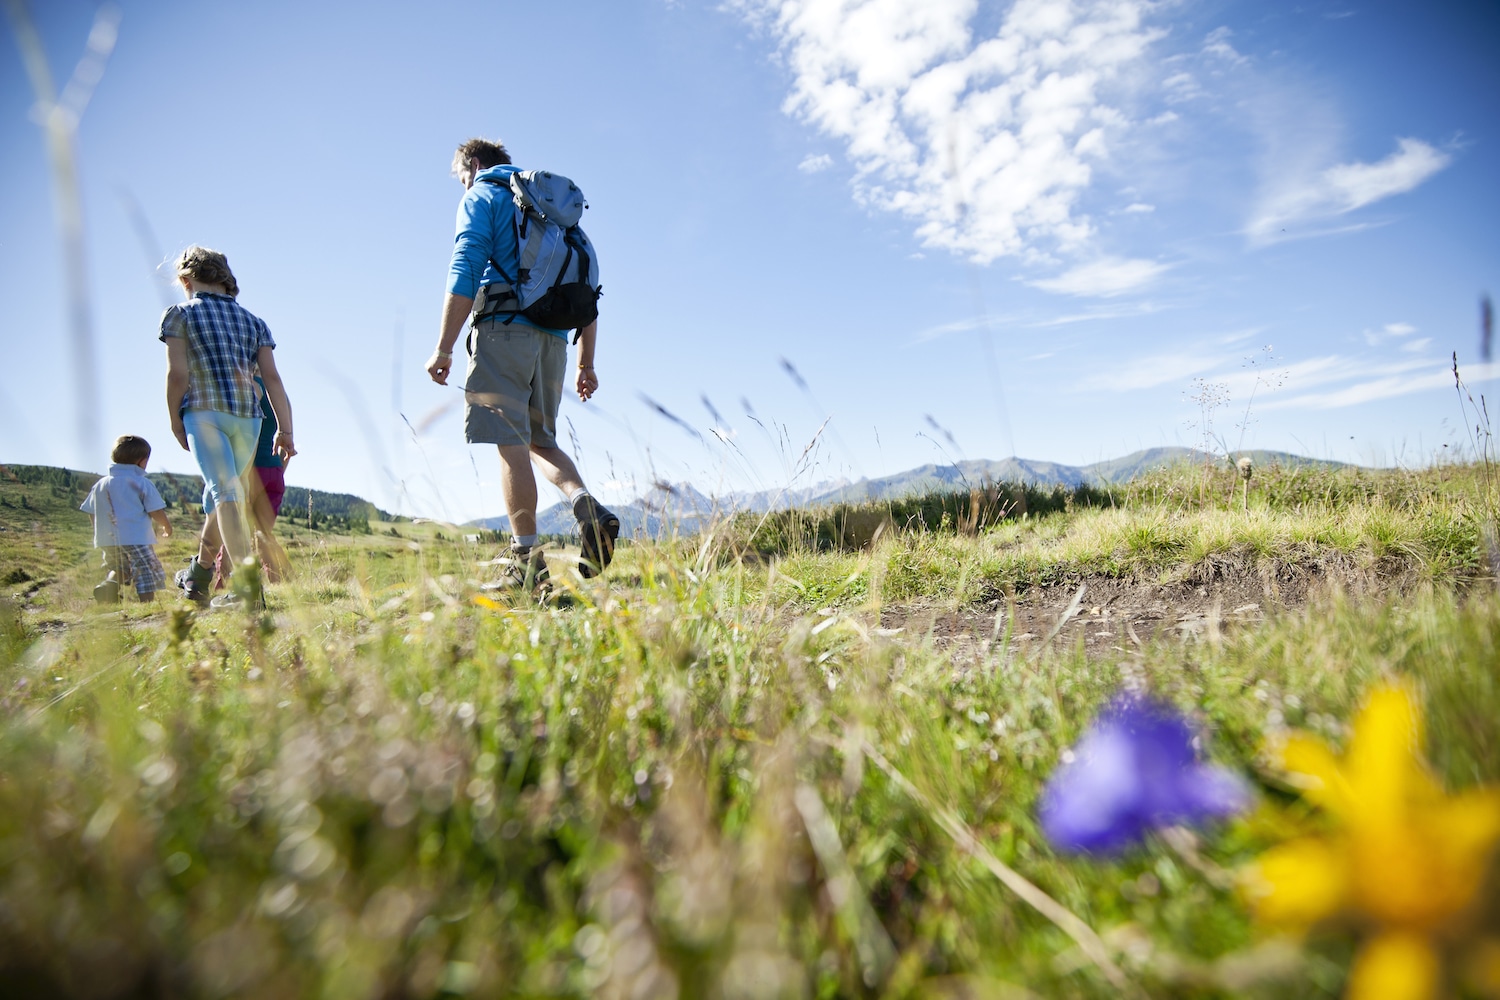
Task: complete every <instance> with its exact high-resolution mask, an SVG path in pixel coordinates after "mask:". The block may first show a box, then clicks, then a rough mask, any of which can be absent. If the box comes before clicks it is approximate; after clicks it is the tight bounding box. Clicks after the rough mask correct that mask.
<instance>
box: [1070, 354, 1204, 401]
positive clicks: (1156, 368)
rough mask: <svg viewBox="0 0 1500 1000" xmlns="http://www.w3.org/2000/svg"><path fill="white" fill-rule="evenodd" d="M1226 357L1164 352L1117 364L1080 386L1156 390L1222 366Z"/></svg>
mask: <svg viewBox="0 0 1500 1000" xmlns="http://www.w3.org/2000/svg"><path fill="white" fill-rule="evenodd" d="M1222 361H1223V359H1222V358H1219V357H1210V356H1206V355H1201V354H1200V355H1194V354H1161V355H1157V356H1155V357H1149V358H1137V359H1136V360H1135V361H1129V362H1126V363H1125V364H1123V365H1116V366H1115V367H1114V368H1112V369H1110V370H1109V371H1107V372H1100V373H1099V374H1097V375H1091V376H1089V377H1088V378H1084V379H1081V380H1079V382H1078V388H1079V389H1081V390H1084V391H1086V392H1096V391H1101V392H1131V391H1133V390H1136V389H1155V388H1156V387H1157V386H1161V385H1168V384H1171V383H1182V384H1184V385H1185V384H1186V383H1187V380H1188V379H1189V378H1191V377H1192V376H1194V375H1199V374H1202V373H1203V372H1206V371H1210V370H1212V369H1213V368H1216V367H1218V366H1219V365H1220V364H1221V363H1222Z"/></svg>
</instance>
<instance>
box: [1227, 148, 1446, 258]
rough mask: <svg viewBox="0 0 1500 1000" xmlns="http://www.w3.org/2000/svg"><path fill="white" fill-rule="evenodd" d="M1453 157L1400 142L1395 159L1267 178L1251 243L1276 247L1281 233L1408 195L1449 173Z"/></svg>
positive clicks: (1293, 171) (1251, 225) (1250, 229)
mask: <svg viewBox="0 0 1500 1000" xmlns="http://www.w3.org/2000/svg"><path fill="white" fill-rule="evenodd" d="M1451 160H1452V157H1450V156H1449V155H1448V154H1447V153H1444V152H1443V151H1441V150H1439V149H1436V148H1434V147H1433V146H1430V145H1428V144H1427V143H1425V142H1423V141H1422V140H1420V139H1412V138H1403V139H1400V140H1398V141H1397V148H1396V151H1395V152H1394V153H1392V154H1391V155H1389V156H1387V157H1386V158H1385V159H1383V160H1379V161H1377V162H1375V163H1340V164H1336V165H1334V166H1331V167H1324V168H1322V169H1317V170H1313V171H1308V170H1307V169H1305V164H1303V165H1300V166H1302V169H1297V165H1294V166H1293V168H1292V169H1290V170H1288V171H1286V172H1285V173H1282V174H1280V175H1273V176H1271V177H1269V178H1268V182H1267V184H1266V189H1265V192H1264V194H1263V196H1262V198H1261V201H1260V204H1259V205H1258V206H1257V208H1256V211H1255V214H1254V215H1253V217H1252V218H1251V220H1250V223H1249V225H1248V226H1247V227H1246V233H1247V234H1248V235H1249V236H1250V239H1251V241H1252V242H1253V243H1257V244H1265V243H1274V242H1276V241H1277V240H1278V239H1279V238H1281V237H1282V232H1283V231H1284V230H1287V229H1289V228H1291V229H1293V232H1294V233H1295V232H1296V230H1295V228H1294V227H1297V226H1299V225H1301V224H1305V223H1308V222H1321V221H1325V220H1328V219H1331V218H1335V217H1337V216H1340V215H1344V214H1346V213H1348V212H1352V211H1354V210H1355V209H1357V208H1363V207H1364V206H1366V205H1370V204H1373V203H1375V202H1377V201H1380V200H1382V199H1385V198H1389V197H1391V196H1393V195H1398V194H1405V193H1406V192H1408V191H1410V190H1412V189H1413V188H1415V187H1417V186H1418V185H1420V184H1421V183H1422V182H1424V181H1426V180H1427V179H1428V178H1429V177H1431V176H1433V175H1434V174H1436V173H1437V172H1438V171H1440V170H1442V169H1443V168H1444V167H1446V166H1447V165H1448V164H1449V162H1451Z"/></svg>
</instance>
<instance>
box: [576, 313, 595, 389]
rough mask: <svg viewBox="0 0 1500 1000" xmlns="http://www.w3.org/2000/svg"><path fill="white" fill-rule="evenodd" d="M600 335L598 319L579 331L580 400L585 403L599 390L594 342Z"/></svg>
mask: <svg viewBox="0 0 1500 1000" xmlns="http://www.w3.org/2000/svg"><path fill="white" fill-rule="evenodd" d="M598 335H599V321H598V320H597V319H596V320H594V321H593V322H592V323H590V324H589V325H588V326H585V327H582V328H581V329H580V330H579V331H578V398H579V399H581V400H583V401H584V402H585V403H587V402H588V401H589V397H590V396H592V395H593V394H594V391H595V390H596V389H598V388H599V376H598V375H596V374H594V340H595V338H596V337H598Z"/></svg>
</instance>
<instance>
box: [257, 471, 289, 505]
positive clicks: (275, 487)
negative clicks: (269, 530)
mask: <svg viewBox="0 0 1500 1000" xmlns="http://www.w3.org/2000/svg"><path fill="white" fill-rule="evenodd" d="M255 472H256V474H257V475H259V476H260V484H261V485H262V486H264V487H265V488H266V499H267V500H269V501H271V513H273V514H276V515H278V516H279V515H280V514H281V501H282V499H283V498H285V497H286V473H285V472H284V471H283V470H282V468H281V466H279V465H278V466H276V467H275V468H264V467H262V466H259V465H257V466H256V467H255Z"/></svg>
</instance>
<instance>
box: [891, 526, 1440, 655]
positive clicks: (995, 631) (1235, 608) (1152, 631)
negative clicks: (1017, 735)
mask: <svg viewBox="0 0 1500 1000" xmlns="http://www.w3.org/2000/svg"><path fill="white" fill-rule="evenodd" d="M1421 585H1423V584H1422V582H1421V578H1420V577H1419V575H1418V574H1417V572H1416V571H1415V568H1414V567H1412V566H1409V565H1407V564H1406V563H1404V562H1403V561H1400V560H1385V561H1382V562H1377V563H1375V564H1373V565H1361V564H1360V563H1358V562H1357V561H1356V560H1355V559H1354V558H1353V557H1350V556H1346V555H1343V554H1342V553H1326V552H1324V553H1318V554H1317V555H1316V556H1315V557H1309V558H1305V559H1295V560H1283V559H1259V560H1255V559H1249V558H1244V557H1234V556H1224V557H1219V556H1215V557H1211V558H1209V559H1207V560H1204V561H1203V562H1201V563H1199V564H1197V565H1195V566H1192V567H1186V568H1184V569H1182V570H1178V571H1176V572H1173V573H1171V574H1170V575H1163V576H1159V577H1144V576H1128V577H1114V576H1105V575H1102V574H1076V575H1071V576H1064V577H1063V578H1061V579H1059V580H1057V581H1054V582H1051V583H1046V584H1041V585H1038V586H1033V587H1029V588H1027V589H1025V590H1021V591H1017V592H1012V593H1005V592H1004V590H1003V589H1002V588H996V593H995V595H994V596H992V597H989V598H987V599H985V600H982V601H980V602H978V603H975V604H970V605H967V606H964V607H958V608H955V607H954V606H953V605H952V604H951V603H950V604H940V603H937V602H928V603H914V604H905V605H894V606H891V607H886V608H883V609H881V612H880V623H879V624H880V626H881V627H882V628H885V629H901V630H902V632H903V634H905V635H906V636H908V637H916V636H923V635H925V636H926V637H927V638H928V639H929V640H930V641H931V642H932V643H933V644H934V645H935V646H937V647H939V648H944V647H947V648H949V649H951V651H952V653H953V654H954V655H955V656H962V655H963V654H965V653H974V652H978V651H980V649H981V648H982V647H987V645H988V644H991V643H993V642H994V641H996V640H997V639H999V638H1000V637H1001V636H1002V635H1003V634H1004V633H1005V632H1006V631H1007V630H1008V631H1009V633H1010V638H1011V641H1012V642H1013V643H1015V644H1017V645H1018V646H1020V647H1021V648H1026V647H1032V648H1035V647H1036V646H1038V645H1040V644H1042V643H1046V642H1049V641H1050V642H1052V643H1054V644H1059V645H1062V646H1067V647H1072V646H1074V645H1076V644H1077V643H1078V642H1079V641H1080V639H1081V640H1082V643H1083V647H1084V649H1085V651H1086V652H1087V653H1088V655H1090V656H1100V657H1104V656H1108V655H1110V654H1112V653H1121V652H1127V651H1129V650H1130V649H1132V648H1135V647H1139V646H1143V645H1145V644H1146V643H1148V642H1150V641H1152V640H1153V639H1155V638H1167V637H1170V638H1178V639H1193V638H1198V637H1201V636H1203V635H1205V634H1207V633H1209V632H1210V631H1213V630H1219V631H1225V630H1230V629H1235V628H1242V627H1245V626H1247V625H1253V624H1255V623H1257V622H1259V621H1261V620H1263V619H1264V618H1265V617H1266V616H1267V615H1268V614H1274V613H1284V612H1288V611H1296V610H1300V609H1301V608H1303V607H1306V606H1307V604H1308V603H1309V602H1310V601H1312V600H1315V599H1317V598H1319V597H1324V596H1332V595H1334V594H1335V593H1343V594H1346V595H1351V596H1355V597H1361V596H1374V595H1386V594H1391V593H1405V592H1409V591H1411V590H1413V589H1415V588H1417V587H1419V586H1421Z"/></svg>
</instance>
